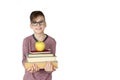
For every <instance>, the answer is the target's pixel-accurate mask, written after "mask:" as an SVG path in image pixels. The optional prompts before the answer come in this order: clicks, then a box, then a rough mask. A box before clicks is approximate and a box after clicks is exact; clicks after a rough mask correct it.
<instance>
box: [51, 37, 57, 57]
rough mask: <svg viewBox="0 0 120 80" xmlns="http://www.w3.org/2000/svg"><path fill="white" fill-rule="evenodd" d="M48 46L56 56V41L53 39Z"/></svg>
mask: <svg viewBox="0 0 120 80" xmlns="http://www.w3.org/2000/svg"><path fill="white" fill-rule="evenodd" d="M50 48H51V52H52V53H53V54H54V56H56V41H55V40H54V39H53V40H52V41H51V45H50Z"/></svg>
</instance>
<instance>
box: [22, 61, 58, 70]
mask: <svg viewBox="0 0 120 80" xmlns="http://www.w3.org/2000/svg"><path fill="white" fill-rule="evenodd" d="M32 64H37V66H38V68H39V69H44V68H45V66H46V62H36V63H33V62H26V63H25V64H24V66H25V68H26V69H28V68H30V67H31V66H32ZM51 64H52V65H53V66H54V67H55V68H56V69H57V68H58V62H57V61H52V62H51Z"/></svg>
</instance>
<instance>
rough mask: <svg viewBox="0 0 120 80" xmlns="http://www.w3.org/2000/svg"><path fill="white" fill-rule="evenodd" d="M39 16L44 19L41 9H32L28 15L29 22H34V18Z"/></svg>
mask: <svg viewBox="0 0 120 80" xmlns="http://www.w3.org/2000/svg"><path fill="white" fill-rule="evenodd" d="M39 16H42V17H43V18H44V20H45V16H44V14H43V12H42V11H33V12H32V13H31V15H30V22H31V23H32V22H34V21H35V19H36V18H37V17H39Z"/></svg>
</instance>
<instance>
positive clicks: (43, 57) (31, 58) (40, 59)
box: [25, 50, 58, 69]
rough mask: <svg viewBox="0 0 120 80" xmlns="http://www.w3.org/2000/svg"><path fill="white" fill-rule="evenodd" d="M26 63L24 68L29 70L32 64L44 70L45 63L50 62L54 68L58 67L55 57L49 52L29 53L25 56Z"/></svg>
mask: <svg viewBox="0 0 120 80" xmlns="http://www.w3.org/2000/svg"><path fill="white" fill-rule="evenodd" d="M26 57H27V62H26V63H25V68H29V67H31V66H32V64H37V65H38V67H39V68H40V69H44V67H45V65H46V62H50V63H51V64H52V65H53V66H54V67H55V68H57V67H58V64H57V63H58V62H57V59H56V56H54V55H53V54H52V53H51V52H50V51H49V50H44V51H42V52H38V51H31V52H30V53H29V54H28V55H27V56H26Z"/></svg>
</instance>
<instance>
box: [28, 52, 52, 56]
mask: <svg viewBox="0 0 120 80" xmlns="http://www.w3.org/2000/svg"><path fill="white" fill-rule="evenodd" d="M27 56H28V57H44V56H54V54H51V53H50V54H49V53H36V54H31V53H30V54H28V55H27Z"/></svg>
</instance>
